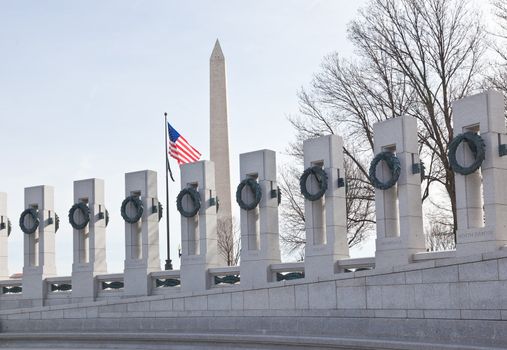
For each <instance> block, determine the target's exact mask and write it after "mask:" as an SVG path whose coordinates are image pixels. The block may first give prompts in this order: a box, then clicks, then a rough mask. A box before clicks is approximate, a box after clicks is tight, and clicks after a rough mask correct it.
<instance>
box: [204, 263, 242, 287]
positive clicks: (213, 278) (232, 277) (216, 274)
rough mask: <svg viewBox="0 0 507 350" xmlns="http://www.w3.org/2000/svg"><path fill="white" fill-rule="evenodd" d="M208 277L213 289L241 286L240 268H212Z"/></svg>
mask: <svg viewBox="0 0 507 350" xmlns="http://www.w3.org/2000/svg"><path fill="white" fill-rule="evenodd" d="M208 275H209V279H210V286H211V287H212V288H217V287H220V288H222V287H228V286H234V285H239V284H240V282H241V276H240V269H239V266H227V267H214V268H210V269H208Z"/></svg>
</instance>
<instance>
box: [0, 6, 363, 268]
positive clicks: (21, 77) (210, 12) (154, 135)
mask: <svg viewBox="0 0 507 350" xmlns="http://www.w3.org/2000/svg"><path fill="white" fill-rule="evenodd" d="M362 4H364V1H357V0H355V1H336V0H329V1H310V0H301V1H297V0H291V1H270V0H267V1H250V2H247V1H241V2H240V1H216V0H215V1H124V0H122V1H0V82H1V84H0V121H1V123H0V191H2V192H7V193H8V196H9V197H8V206H9V208H8V212H9V216H10V218H11V221H12V222H13V233H12V235H11V237H10V238H9V264H10V272H11V273H12V272H19V271H21V270H22V252H23V247H22V244H23V233H22V232H21V230H20V229H19V226H18V219H19V214H20V213H21V211H22V210H23V209H24V208H23V201H24V200H23V189H24V188H25V187H28V186H34V185H41V184H46V185H53V186H55V201H56V211H57V213H58V214H59V216H60V218H61V220H62V224H61V228H60V231H59V232H58V233H57V239H56V241H57V247H56V249H57V250H56V259H57V268H58V273H59V274H60V275H64V274H70V272H71V265H72V228H71V226H70V225H69V223H68V220H67V212H68V210H69V208H70V207H71V205H72V204H73V196H72V190H73V187H72V186H73V181H74V180H79V179H86V178H91V177H98V178H102V179H104V180H105V183H106V206H107V207H108V209H109V211H110V213H111V223H110V225H109V227H108V232H107V235H108V239H107V244H108V247H107V254H108V267H109V271H111V272H121V271H122V270H123V260H124V224H123V221H122V219H121V216H120V210H119V208H120V205H121V202H122V200H123V198H124V173H125V172H130V171H135V170H143V169H152V170H155V171H157V172H158V175H159V178H158V184H159V196H160V198H161V199H163V200H161V201H162V202H165V198H164V138H163V137H164V129H163V112H167V113H168V114H169V118H170V122H171V123H172V124H173V125H174V127H175V128H176V129H177V130H178V131H179V132H180V133H181V134H183V135H184V136H185V137H186V138H187V140H188V141H190V142H191V143H192V144H193V145H194V146H195V147H196V148H197V149H199V150H200V151H201V152H202V153H203V156H204V158H208V157H209V136H208V135H209V71H208V68H209V56H210V54H211V50H212V48H213V45H214V42H215V40H216V38H219V39H220V42H221V46H222V49H223V51H224V54H225V57H226V62H227V78H228V98H229V120H230V141H231V159H232V167H231V171H232V185H233V187H235V186H236V184H237V182H238V179H239V175H238V173H239V169H238V155H239V154H240V153H243V152H248V151H254V150H258V149H263V148H268V149H273V150H275V151H278V152H283V151H284V150H285V148H286V146H287V144H288V142H290V141H291V140H292V139H293V134H294V131H293V130H292V128H291V126H290V124H289V123H288V121H287V116H288V115H290V114H294V113H297V105H298V103H297V98H296V93H297V91H298V90H299V89H300V88H301V86H304V85H307V84H308V83H309V82H310V80H311V78H312V74H313V73H315V72H316V71H318V69H319V65H320V63H321V60H322V58H323V56H325V55H327V54H329V53H331V52H333V51H338V52H340V53H341V54H342V55H344V56H351V55H352V48H351V45H350V44H349V42H348V40H347V37H346V36H347V34H346V28H347V23H348V22H349V21H350V20H351V19H352V18H353V17H354V16H355V14H356V11H357V9H358V7H359V6H361V5H362ZM279 160H280V162H279V163H282V161H283V159H282V157H280V158H279ZM173 167H174V168H177V166H176V164H175V163H173ZM175 173H176V174H177V179H176V180H177V182H176V183H173V184H171V187H170V191H171V203H170V204H171V219H172V220H171V240H172V242H173V244H172V257H173V260H174V264H175V266H179V261H178V259H177V247H178V244H179V241H180V232H179V229H180V217H179V214H178V213H177V212H176V208H175V197H176V194H177V192H178V191H179V171H175ZM160 230H161V232H160V233H161V235H160V247H161V260H162V263H163V259H165V255H166V253H165V246H166V244H165V243H166V240H165V219H164V220H163V221H161V223H160ZM356 253H357V252H355V253H354V254H356Z"/></svg>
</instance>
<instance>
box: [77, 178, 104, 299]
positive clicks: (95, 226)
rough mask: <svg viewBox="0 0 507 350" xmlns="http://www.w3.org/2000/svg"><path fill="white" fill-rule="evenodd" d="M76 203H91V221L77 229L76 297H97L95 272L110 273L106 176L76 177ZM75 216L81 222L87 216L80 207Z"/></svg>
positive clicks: (88, 204) (89, 205)
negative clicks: (107, 261) (105, 196)
mask: <svg viewBox="0 0 507 350" xmlns="http://www.w3.org/2000/svg"><path fill="white" fill-rule="evenodd" d="M74 203H85V204H86V205H87V206H88V208H89V210H90V216H89V220H90V221H89V222H88V225H86V227H85V228H83V229H81V230H76V229H73V231H74V234H73V242H74V244H73V245H74V262H73V264H72V299H73V301H74V302H88V301H93V300H95V296H96V288H95V283H94V281H95V275H97V274H105V273H107V265H106V208H105V205H104V180H101V179H88V180H80V181H74ZM74 220H75V221H76V222H78V223H79V222H84V221H82V220H85V218H84V217H83V215H82V214H81V213H80V212H79V211H76V212H75V214H74Z"/></svg>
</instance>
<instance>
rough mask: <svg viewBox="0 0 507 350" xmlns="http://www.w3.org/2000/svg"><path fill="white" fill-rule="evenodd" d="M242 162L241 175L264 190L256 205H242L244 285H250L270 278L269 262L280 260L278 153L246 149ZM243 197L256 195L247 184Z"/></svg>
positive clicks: (264, 282) (262, 282) (259, 283)
mask: <svg viewBox="0 0 507 350" xmlns="http://www.w3.org/2000/svg"><path fill="white" fill-rule="evenodd" d="M239 163H240V179H241V180H245V179H248V178H251V179H254V180H256V181H257V182H258V183H259V186H260V188H261V191H262V198H261V201H260V202H259V204H258V206H257V207H256V208H254V209H251V210H243V209H241V267H240V268H241V285H242V286H243V287H245V286H246V287H247V288H251V287H255V286H261V285H265V284H266V283H267V282H271V273H270V270H269V266H270V264H276V263H280V245H279V234H278V185H277V182H276V153H275V152H274V151H271V150H261V151H256V152H250V153H243V154H241V155H240V156H239ZM242 199H243V201H244V202H245V203H251V202H252V200H253V199H254V194H253V193H252V191H251V190H250V189H249V188H248V187H245V188H244V189H243V191H242Z"/></svg>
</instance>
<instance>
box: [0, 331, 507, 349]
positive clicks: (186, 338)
mask: <svg viewBox="0 0 507 350" xmlns="http://www.w3.org/2000/svg"><path fill="white" fill-rule="evenodd" d="M37 344H39V345H40V347H38V346H37ZM167 344H171V349H188V347H189V346H191V347H192V349H229V348H230V349H233V348H234V349H235V348H238V347H241V348H242V349H308V348H317V349H386V350H387V349H396V350H446V349H455V350H457V349H460V350H461V349H462V350H497V349H501V348H498V347H484V346H473V345H459V344H441V343H428V342H414V341H398V340H392V339H367V338H362V339H361V338H352V337H350V338H349V337H311V336H287V335H268V334H263V335H260V334H255V335H252V334H230V333H213V334H210V333H154V332H152V333H149V332H145V333H35V334H25V333H11V334H0V348H9V349H16V348H23V347H30V348H41V347H42V348H53V349H55V348H67V349H72V348H75V349H86V348H93V349H96V348H106V349H108V348H117V347H119V346H121V348H124V349H132V348H135V349H139V348H147V347H149V348H150V349H166V348H167Z"/></svg>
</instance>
